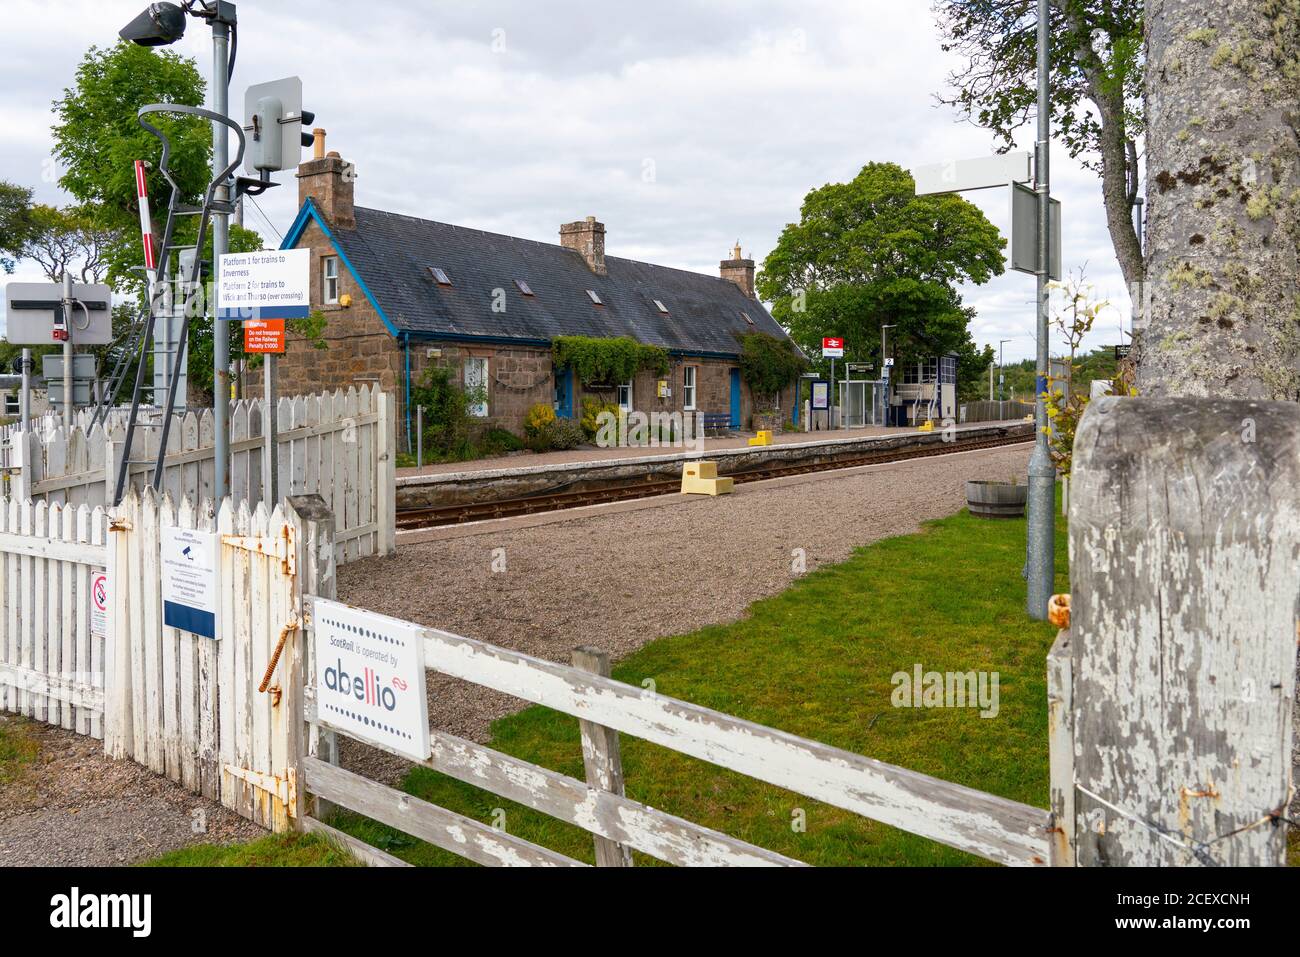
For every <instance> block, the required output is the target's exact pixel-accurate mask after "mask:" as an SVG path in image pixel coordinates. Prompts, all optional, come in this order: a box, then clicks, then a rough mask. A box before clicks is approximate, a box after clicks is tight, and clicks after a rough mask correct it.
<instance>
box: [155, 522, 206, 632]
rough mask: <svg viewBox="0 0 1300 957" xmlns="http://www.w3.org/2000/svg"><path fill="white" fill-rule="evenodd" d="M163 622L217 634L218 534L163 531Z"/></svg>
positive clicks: (176, 626)
mask: <svg viewBox="0 0 1300 957" xmlns="http://www.w3.org/2000/svg"><path fill="white" fill-rule="evenodd" d="M161 532H162V540H161V544H162V549H161V561H162V600H163V624H165V625H167V626H168V627H169V628H179V629H181V630H182V631H188V632H191V633H193V634H196V635H201V636H203V637H204V638H216V637H217V598H218V593H217V536H216V535H215V534H214V533H212V532H199V531H194V530H193V529H188V528H170V527H164V528H163V529H162V530H161Z"/></svg>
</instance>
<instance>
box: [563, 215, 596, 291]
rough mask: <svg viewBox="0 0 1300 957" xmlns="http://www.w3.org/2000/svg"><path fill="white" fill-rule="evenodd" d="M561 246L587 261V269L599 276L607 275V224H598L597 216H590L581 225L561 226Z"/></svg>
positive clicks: (568, 224) (569, 224)
mask: <svg viewBox="0 0 1300 957" xmlns="http://www.w3.org/2000/svg"><path fill="white" fill-rule="evenodd" d="M560 245H561V246H563V247H564V248H565V249H573V250H576V251H577V252H578V254H579V255H581V256H582V258H583V259H585V260H586V261H587V268H588V269H590V270H591V271H592V272H594V273H595V274H596V275H597V276H604V275H606V270H605V224H604V223H598V222H596V217H595V216H588V217H587V218H586V219H585V220H584V221H583V222H580V223H566V224H565V225H563V226H561V227H560Z"/></svg>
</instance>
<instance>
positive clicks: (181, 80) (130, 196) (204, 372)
mask: <svg viewBox="0 0 1300 957" xmlns="http://www.w3.org/2000/svg"><path fill="white" fill-rule="evenodd" d="M204 91H205V83H204V80H203V77H202V76H201V75H200V73H199V71H198V68H197V67H196V66H195V63H194V61H193V60H192V59H189V58H187V57H183V56H181V55H179V54H177V53H174V52H171V51H169V50H157V49H150V48H145V47H139V46H136V45H134V44H130V43H126V42H122V43H118V44H117V45H116V46H114V47H111V48H107V49H102V48H100V47H91V48H90V50H88V51H87V53H86V55H85V57H84V58H83V59H82V62H81V65H80V66H79V67H78V68H77V73H76V77H75V80H74V82H73V85H72V86H70V87H68V88H67V89H65V90H64V91H63V95H62V97H60V98H59V99H58V100H56V101H55V102H54V112H55V115H56V117H57V120H58V121H57V122H56V123H55V125H54V127H53V133H54V155H55V156H56V157H57V158H58V160H59V161H60V163H61V164H62V166H63V175H62V176H61V177H60V179H59V185H60V186H62V187H63V188H64V189H66V190H67V191H68V192H69V193H71V194H72V195H73V196H74V197H75V198H76V199H77V200H78V202H79V203H80V210H81V211H82V214H83V215H84V216H85V217H86V219H87V220H88V221H89V222H90V223H91V224H93V227H94V228H95V229H96V230H99V231H100V232H102V233H103V234H104V236H105V240H104V246H103V261H104V263H105V276H106V281H107V282H108V283H109V284H110V285H112V286H113V288H114V289H115V290H116V291H117V292H119V293H121V294H128V295H134V296H136V297H137V299H139V300H140V301H143V296H142V293H143V289H144V277H143V274H142V273H141V272H140V269H141V267H142V266H143V265H144V264H143V256H142V253H141V249H140V236H139V232H140V226H139V206H138V199H137V196H136V186H135V170H134V163H135V161H136V160H140V159H142V160H145V161H147V162H149V163H150V164H151V166H154V167H156V165H157V163H158V162H159V160H160V159H161V155H162V144H161V143H160V142H159V141H158V139H157V138H156V137H154V136H153V135H152V134H150V133H149V132H148V131H147V130H145V129H144V128H143V127H142V126H141V125H140V123H139V120H138V118H137V111H138V110H139V109H140V107H142V106H144V105H145V104H148V103H177V104H183V105H188V106H201V105H202V104H203V99H204ZM150 122H151V123H152V124H153V125H155V126H157V127H158V128H159V129H160V130H162V131H163V132H164V133H166V134H167V136H168V138H169V139H170V141H171V159H170V164H169V169H170V172H171V175H172V178H173V179H174V180H175V181H176V184H177V186H178V188H179V190H180V200H181V202H183V203H187V204H192V205H193V204H198V203H199V202H200V201H201V199H202V196H203V194H204V192H205V191H206V189H207V186H208V183H209V181H210V180H211V172H210V165H211V161H212V128H211V126H210V124H208V123H207V122H205V121H203V120H201V119H198V118H196V117H183V116H169V115H167V114H154V115H153V116H152V117H151V119H150ZM148 192H149V201H150V206H151V208H152V210H153V211H154V235H155V237H156V238H157V239H158V240H159V241H160V240H161V237H162V231H163V227H164V225H165V216H166V210H167V203H168V199H169V198H170V194H171V187H170V185H169V184H168V183H167V181H166V180H165V179H164V178H163V177H162V176H161V175H159V174H158V173H157V172H156V169H155V170H154V171H152V172H151V175H150V176H149V177H148ZM198 219H199V217H197V216H187V217H184V218H183V219H181V220H179V221H178V224H177V228H176V231H175V233H176V234H175V238H174V240H173V244H174V245H175V246H180V245H191V244H193V242H194V236H195V233H196V230H197V229H198ZM261 248H262V240H261V237H260V236H258V234H257V233H255V232H252V231H251V230H246V229H241V228H239V227H234V226H232V227H231V230H230V250H231V252H248V251H252V250H255V249H261ZM203 252H204V258H205V259H206V260H207V261H209V262H211V259H212V231H211V229H209V230H208V235H207V237H206V238H205V241H204V249H203ZM174 265H175V262H174V261H173V266H174ZM220 327H221V329H222V330H223V332H224V334H226V335H229V336H230V337H231V342H232V351H237V350H236V349H235V348H234V346H237V345H238V336H239V324H238V323H233V322H228V323H221V324H220ZM188 350H189V378H190V384H191V387H192V388H194V389H196V390H198V391H200V392H203V391H206V392H209V393H210V392H211V389H212V354H213V323H212V321H211V320H210V319H208V318H206V317H198V318H196V319H193V320H191V322H190V332H189V342H188Z"/></svg>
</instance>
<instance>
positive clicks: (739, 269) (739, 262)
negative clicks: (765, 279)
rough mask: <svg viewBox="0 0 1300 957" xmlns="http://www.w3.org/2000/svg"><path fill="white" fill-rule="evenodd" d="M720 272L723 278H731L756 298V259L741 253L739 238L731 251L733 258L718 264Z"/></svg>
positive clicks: (751, 297)
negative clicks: (748, 257) (747, 257)
mask: <svg viewBox="0 0 1300 957" xmlns="http://www.w3.org/2000/svg"><path fill="white" fill-rule="evenodd" d="M718 272H719V274H720V275H721V276H722V278H723V279H729V280H731V281H732V282H734V283H735V284H736V285H737V286H739V287H740V288H741V289H743V290H744V291H745V295H746V296H748V297H749V298H750V299H753V298H754V260H752V259H746V258H745V257H744V255H743V254H742V253H741V251H740V240H739V239H737V240H736V248H735V249H733V250H732V251H731V258H730V259H724V260H722V262H721V263H720V264H719V265H718Z"/></svg>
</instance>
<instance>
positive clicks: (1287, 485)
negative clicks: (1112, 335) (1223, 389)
mask: <svg viewBox="0 0 1300 957" xmlns="http://www.w3.org/2000/svg"><path fill="white" fill-rule="evenodd" d="M1073 485H1074V488H1073V489H1072V492H1073V495H1072V498H1073V501H1072V503H1071V514H1070V577H1071V606H1072V607H1071V627H1070V630H1069V632H1068V635H1067V634H1063V638H1062V640H1063V641H1067V642H1068V647H1069V661H1068V663H1069V666H1070V669H1072V679H1071V687H1070V688H1069V689H1068V697H1069V709H1070V717H1071V719H1072V723H1073V729H1072V730H1073V752H1072V757H1073V763H1074V768H1073V772H1072V778H1073V788H1072V789H1069V788H1066V790H1072V794H1070V795H1065V794H1058V793H1057V792H1058V790H1060V788H1058V787H1057V785H1058V783H1059V782H1060V781H1061V778H1062V770H1063V769H1062V768H1061V767H1060V766H1059V765H1060V762H1059V761H1057V762H1055V763H1056V765H1057V766H1056V767H1054V769H1053V785H1054V786H1053V804H1054V807H1053V810H1054V811H1055V812H1056V813H1057V816H1058V820H1057V824H1058V826H1060V827H1062V828H1063V829H1064V830H1065V832H1066V834H1067V835H1069V836H1072V837H1073V841H1072V842H1071V843H1072V844H1073V853H1074V855H1075V858H1076V861H1077V863H1078V864H1080V865H1127V864H1142V865H1179V864H1193V865H1196V864H1230V865H1243V864H1244V865H1258V864H1274V865H1277V864H1282V863H1283V862H1284V860H1285V853H1286V827H1285V825H1283V824H1282V823H1280V822H1279V820H1278V817H1279V816H1280V815H1282V814H1284V813H1285V811H1286V806H1287V802H1288V800H1289V799H1290V797H1291V795H1290V786H1291V770H1292V768H1291V762H1292V754H1291V734H1292V725H1291V717H1292V708H1293V703H1294V698H1295V677H1296V642H1297V638H1298V637H1300V631H1298V630H1297V628H1298V622H1300V415H1298V414H1297V407H1296V406H1295V405H1294V404H1291V403H1284V402H1254V401H1249V400H1223V399H1190V400H1189V399H1161V398H1138V399H1130V398H1099V399H1095V400H1093V402H1092V405H1091V406H1090V408H1089V410H1088V412H1087V414H1086V415H1085V417H1084V419H1083V422H1082V423H1081V426H1080V429H1079V433H1078V437H1077V440H1076V444H1075V469H1074V482H1073ZM1057 651H1058V652H1059V651H1060V644H1059V643H1058V648H1057ZM1063 665H1064V663H1063V662H1062V661H1061V660H1060V658H1059V655H1058V658H1057V660H1056V663H1055V665H1054V666H1052V667H1055V668H1056V669H1057V679H1055V680H1056V682H1058V683H1059V679H1060V675H1061V670H1060V669H1061V668H1062V667H1063ZM1050 674H1051V669H1050V667H1049V675H1050ZM1061 690H1062V689H1060V688H1059V686H1058V687H1056V688H1054V690H1053V694H1054V697H1055V698H1056V699H1057V700H1058V701H1059V700H1060V697H1061ZM1066 730H1067V731H1068V730H1069V729H1068V726H1067V728H1066ZM1054 757H1055V749H1054ZM1067 797H1068V800H1067ZM1071 803H1072V805H1073V807H1072V809H1071V808H1070V804H1071ZM1058 856H1059V855H1058Z"/></svg>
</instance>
